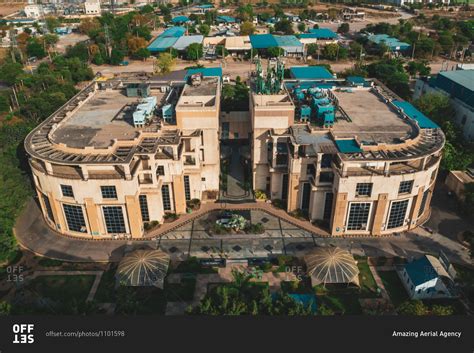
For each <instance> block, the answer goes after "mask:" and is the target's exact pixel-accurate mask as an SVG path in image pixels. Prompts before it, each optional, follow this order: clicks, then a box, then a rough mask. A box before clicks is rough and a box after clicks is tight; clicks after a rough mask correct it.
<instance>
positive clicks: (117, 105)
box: [25, 75, 221, 238]
mask: <svg viewBox="0 0 474 353" xmlns="http://www.w3.org/2000/svg"><path fill="white" fill-rule="evenodd" d="M130 82H141V83H144V82H145V83H147V84H149V85H150V86H151V90H150V95H151V96H156V97H157V100H158V102H160V101H161V102H162V101H163V100H164V99H166V98H167V94H166V93H165V92H163V91H164V90H162V89H159V88H158V87H154V83H153V81H150V78H149V77H140V76H139V75H137V76H133V75H131V76H130V77H118V78H113V79H109V80H106V81H101V82H93V83H91V84H90V85H89V86H88V87H86V88H85V89H84V90H82V91H81V92H80V93H79V94H78V95H77V96H75V97H74V98H73V99H71V100H70V101H69V102H68V103H66V105H65V106H63V107H62V108H60V109H59V110H58V111H57V112H55V113H54V114H53V115H52V116H51V117H50V118H48V119H47V120H46V121H44V122H43V123H42V124H40V125H39V126H38V127H37V128H36V129H35V130H34V131H32V132H31V133H30V135H29V136H28V137H27V139H26V141H25V147H26V151H27V152H28V153H29V156H30V165H31V169H32V172H33V179H34V183H35V186H36V191H37V194H38V197H39V200H40V204H41V208H42V211H43V214H44V217H45V219H46V221H47V222H48V224H49V225H50V226H51V227H52V228H54V229H55V230H57V231H58V232H60V233H63V234H66V235H71V236H89V237H97V238H101V237H117V236H125V237H132V238H141V237H143V236H144V225H145V223H147V222H151V221H158V222H163V219H164V215H165V213H166V212H176V213H184V212H186V201H187V200H190V199H193V198H198V199H201V198H202V197H203V194H204V193H206V192H207V191H217V190H218V188H219V180H218V176H219V141H218V129H219V110H220V89H221V87H220V80H219V79H218V78H217V77H212V78H204V79H203V80H202V82H201V84H200V85H197V86H191V85H184V82H183V83H182V84H181V86H176V87H173V88H172V90H175V92H176V94H175V95H176V96H177V97H176V98H175V99H177V101H175V102H174V103H173V105H174V107H175V120H174V121H173V122H165V121H164V120H163V119H160V118H159V117H158V116H154V117H153V118H152V119H150V121H149V122H148V123H147V124H146V125H145V126H144V127H143V128H135V127H134V125H133V123H132V122H131V121H130V119H131V118H132V113H133V111H134V109H135V106H136V104H137V103H138V102H139V100H140V98H137V97H127V95H126V93H125V88H126V85H127V84H128V83H130Z"/></svg>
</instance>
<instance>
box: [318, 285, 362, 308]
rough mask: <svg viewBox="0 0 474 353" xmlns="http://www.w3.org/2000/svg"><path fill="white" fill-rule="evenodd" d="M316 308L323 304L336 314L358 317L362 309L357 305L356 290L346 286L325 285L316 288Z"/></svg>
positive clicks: (357, 296)
mask: <svg viewBox="0 0 474 353" xmlns="http://www.w3.org/2000/svg"><path fill="white" fill-rule="evenodd" d="M316 297H317V298H318V302H317V304H318V306H320V305H322V304H324V305H326V306H327V307H328V308H330V309H332V310H333V311H334V313H336V314H346V315H348V314H349V315H359V314H362V308H361V306H360V303H359V297H360V293H359V290H358V289H357V288H354V287H347V286H346V285H335V284H327V285H326V287H325V288H324V287H323V286H318V287H317V288H316Z"/></svg>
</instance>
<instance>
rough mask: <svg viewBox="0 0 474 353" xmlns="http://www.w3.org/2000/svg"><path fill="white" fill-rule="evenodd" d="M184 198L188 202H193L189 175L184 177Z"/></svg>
mask: <svg viewBox="0 0 474 353" xmlns="http://www.w3.org/2000/svg"><path fill="white" fill-rule="evenodd" d="M184 197H185V198H186V201H189V200H191V186H190V184H189V175H185V176H184Z"/></svg>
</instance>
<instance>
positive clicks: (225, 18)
mask: <svg viewBox="0 0 474 353" xmlns="http://www.w3.org/2000/svg"><path fill="white" fill-rule="evenodd" d="M216 20H217V22H224V23H235V22H237V20H236V19H235V17H231V16H217V18H216Z"/></svg>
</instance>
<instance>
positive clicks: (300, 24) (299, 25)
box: [298, 22, 306, 32]
mask: <svg viewBox="0 0 474 353" xmlns="http://www.w3.org/2000/svg"><path fill="white" fill-rule="evenodd" d="M298 31H300V32H304V31H306V25H305V24H304V22H300V23H298Z"/></svg>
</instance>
